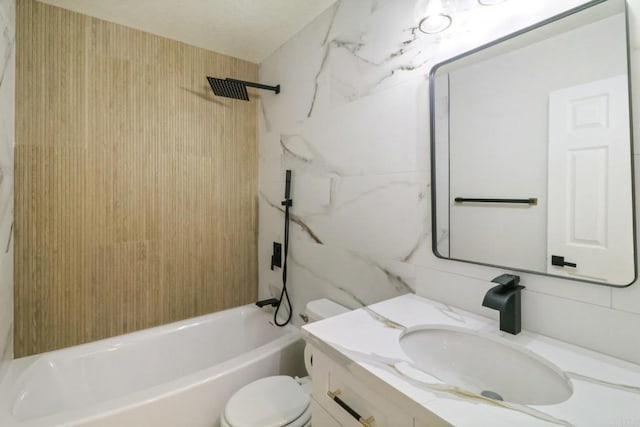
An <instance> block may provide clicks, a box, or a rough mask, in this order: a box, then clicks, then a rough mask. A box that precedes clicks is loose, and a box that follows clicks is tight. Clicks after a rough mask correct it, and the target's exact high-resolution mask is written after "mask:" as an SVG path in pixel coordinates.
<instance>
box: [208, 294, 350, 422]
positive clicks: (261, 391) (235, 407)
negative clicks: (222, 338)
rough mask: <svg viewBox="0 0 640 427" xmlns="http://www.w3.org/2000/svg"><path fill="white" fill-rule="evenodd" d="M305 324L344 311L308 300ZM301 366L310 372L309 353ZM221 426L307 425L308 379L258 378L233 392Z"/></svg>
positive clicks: (309, 390) (309, 414)
mask: <svg viewBox="0 0 640 427" xmlns="http://www.w3.org/2000/svg"><path fill="white" fill-rule="evenodd" d="M305 311H306V314H307V316H308V317H309V322H315V321H316V320H321V319H326V318H328V317H331V316H336V315H338V314H342V313H346V312H347V311H349V309H348V308H346V307H343V306H341V305H339V304H336V303H335V302H333V301H330V300H328V299H324V298H323V299H319V300H313V301H310V302H309V303H308V304H307V307H306V310H305ZM308 348H309V347H305V352H304V363H305V366H306V368H307V372H311V352H310V351H309V350H308ZM220 422H221V424H222V427H282V426H287V427H308V426H310V425H311V379H310V377H304V378H292V377H288V376H284V375H278V376H273V377H267V378H261V379H259V380H256V381H254V382H252V383H249V384H247V385H245V386H244V387H242V388H241V389H240V390H238V391H237V392H235V394H234V395H233V396H231V398H230V399H229V401H228V402H227V404H226V405H225V407H224V410H223V411H222V415H221V416H220Z"/></svg>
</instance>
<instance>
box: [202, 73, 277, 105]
mask: <svg viewBox="0 0 640 427" xmlns="http://www.w3.org/2000/svg"><path fill="white" fill-rule="evenodd" d="M207 80H208V81H209V85H210V86H211V90H213V93H214V94H216V95H217V96H224V97H227V98H232V99H240V100H242V101H248V100H249V94H248V93H247V86H249V87H255V88H258V89H267V90H272V91H274V92H275V93H276V94H278V93H280V85H277V86H267V85H263V84H260V83H253V82H245V81H243V80H236V79H229V78H226V79H224V80H223V79H219V78H216V77H207Z"/></svg>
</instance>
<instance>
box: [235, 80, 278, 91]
mask: <svg viewBox="0 0 640 427" xmlns="http://www.w3.org/2000/svg"><path fill="white" fill-rule="evenodd" d="M226 80H228V81H230V82H236V83H241V84H243V85H245V86H249V87H255V88H258V89H266V90H272V91H274V92H275V93H276V94H279V93H280V85H277V86H268V85H263V84H260V83H254V82H247V81H244V80H237V79H230V78H227V79H226Z"/></svg>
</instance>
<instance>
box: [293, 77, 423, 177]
mask: <svg viewBox="0 0 640 427" xmlns="http://www.w3.org/2000/svg"><path fill="white" fill-rule="evenodd" d="M427 88H428V86H427V82H426V80H425V79H424V78H418V79H413V80H411V81H409V82H406V83H404V84H402V85H399V86H398V87H396V88H394V89H393V90H388V91H384V92H381V93H377V94H375V95H373V96H370V97H367V98H365V99H362V100H360V101H358V102H354V103H351V104H348V105H344V106H342V107H339V108H335V109H333V110H331V111H330V112H325V113H322V114H318V115H317V116H314V117H312V118H311V119H308V120H306V121H304V123H300V124H296V125H295V126H289V127H288V128H286V129H282V130H281V131H280V134H281V137H280V141H281V144H282V149H283V151H284V154H283V167H285V168H291V169H300V168H303V169H304V170H305V172H306V173H310V174H316V175H317V174H330V175H337V176H347V175H374V174H385V173H398V172H411V171H425V170H426V168H427V164H428V141H429V139H428V132H427V130H428V127H427V124H428V120H426V118H427V117H428V90H427Z"/></svg>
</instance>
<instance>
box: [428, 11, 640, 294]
mask: <svg viewBox="0 0 640 427" xmlns="http://www.w3.org/2000/svg"><path fill="white" fill-rule="evenodd" d="M628 46H629V41H628V29H627V11H626V4H625V2H624V1H623V0H597V1H591V2H589V3H586V4H584V5H582V6H580V7H577V8H575V9H571V10H569V11H567V12H565V13H562V14H560V15H558V16H554V17H552V18H550V19H548V20H545V21H543V22H540V23H538V24H536V25H534V26H531V27H528V28H525V29H523V30H521V31H518V32H516V33H514V34H511V35H509V36H507V37H504V38H501V39H499V40H496V41H494V42H492V43H489V44H487V45H484V46H481V47H478V48H476V49H474V50H472V51H470V52H467V53H464V54H462V55H459V56H456V57H454V58H451V59H448V60H446V61H444V62H442V63H440V64H437V65H436V66H434V68H433V69H432V71H431V74H430V116H431V117H430V119H431V179H432V180H431V182H432V194H431V196H432V230H433V233H432V248H433V252H434V253H435V255H436V256H438V257H440V258H446V259H450V260H454V261H463V262H470V263H475V264H482V265H489V266H496V267H503V268H508V269H511V270H518V271H525V272H531V273H537V274H544V275H551V276H557V277H562V278H567V279H572V280H580V281H585V282H590V283H597V284H603V285H609V286H620V287H622V286H628V285H630V284H631V283H633V282H634V281H635V279H636V277H637V266H636V255H635V252H636V239H635V235H636V233H635V220H634V218H635V215H634V183H633V182H634V181H633V147H632V141H633V136H632V130H631V128H632V126H631V101H630V100H631V96H630V88H631V85H630V79H629V76H630V66H629V51H628V50H629V48H628Z"/></svg>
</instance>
